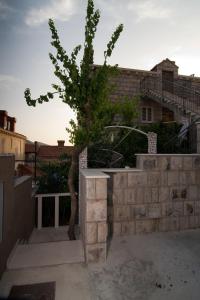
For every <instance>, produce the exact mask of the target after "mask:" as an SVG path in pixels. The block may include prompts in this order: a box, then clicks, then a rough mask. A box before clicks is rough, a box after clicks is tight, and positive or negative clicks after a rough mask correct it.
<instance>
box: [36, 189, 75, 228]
mask: <svg viewBox="0 0 200 300" xmlns="http://www.w3.org/2000/svg"><path fill="white" fill-rule="evenodd" d="M62 196H70V193H51V194H36V195H35V197H36V198H37V203H38V211H37V228H38V229H41V228H42V206H43V205H42V200H43V198H45V197H54V198H55V216H54V217H55V219H54V227H55V228H58V227H59V200H60V198H59V197H62Z"/></svg>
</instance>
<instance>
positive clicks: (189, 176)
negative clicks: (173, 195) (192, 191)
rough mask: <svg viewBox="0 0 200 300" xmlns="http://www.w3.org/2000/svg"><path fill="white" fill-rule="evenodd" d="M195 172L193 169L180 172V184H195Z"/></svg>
mask: <svg viewBox="0 0 200 300" xmlns="http://www.w3.org/2000/svg"><path fill="white" fill-rule="evenodd" d="M195 173H196V172H195V171H184V172H180V184H181V185H192V184H196V174H195Z"/></svg>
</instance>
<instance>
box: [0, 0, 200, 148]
mask: <svg viewBox="0 0 200 300" xmlns="http://www.w3.org/2000/svg"><path fill="white" fill-rule="evenodd" d="M94 2H95V8H98V9H100V12H101V19H100V23H99V26H98V30H97V33H96V38H95V45H94V50H95V60H94V63H95V64H102V63H103V52H104V50H105V48H106V44H107V42H108V41H109V38H110V36H111V34H112V32H113V31H114V29H115V28H116V26H117V25H119V24H120V23H123V24H124V31H123V32H122V34H121V36H120V39H119V41H118V43H117V45H116V48H115V49H114V52H113V56H112V57H111V59H110V61H109V63H110V64H118V65H119V66H120V67H125V68H133V69H143V70H150V69H151V68H152V67H153V66H154V65H156V64H157V63H159V62H160V61H162V60H163V59H165V58H169V59H171V60H175V61H176V64H177V65H178V66H179V74H183V75H191V74H195V76H199V77H200V34H199V28H200V18H199V12H200V1H199V0H190V1H188V0H123V1H122V0H95V1H94ZM86 6H87V1H86V0H0V109H2V110H7V111H8V114H9V115H10V116H13V117H16V118H17V123H16V131H17V132H19V133H21V134H23V135H25V136H26V137H27V138H28V139H29V140H31V141H40V142H44V143H47V144H50V145H55V144H57V140H60V139H62V140H65V141H66V144H69V142H68V134H67V132H66V127H68V126H69V124H68V123H69V120H70V119H71V118H75V116H74V113H73V112H72V111H71V110H70V109H69V108H68V106H67V105H66V104H64V103H62V102H61V101H60V100H59V99H54V100H52V101H51V102H50V103H44V104H41V105H37V107H36V108H33V107H29V106H27V104H26V102H25V99H24V90H25V89H26V88H28V87H29V88H30V89H31V92H32V95H33V97H35V98H37V97H38V96H39V95H40V94H41V93H45V92H46V91H52V88H51V84H52V83H57V79H56V78H55V76H54V74H53V67H52V65H51V62H50V59H49V55H48V53H49V52H52V53H54V49H52V47H51V45H50V41H51V39H50V31H49V28H48V19H49V18H52V19H54V21H55V24H56V27H57V29H58V33H59V35H60V39H61V42H62V44H63V46H64V48H65V49H66V51H67V53H69V54H70V53H71V51H72V50H73V48H74V47H75V46H76V45H78V44H83V41H84V24H85V14H86Z"/></svg>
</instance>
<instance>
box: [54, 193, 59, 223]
mask: <svg viewBox="0 0 200 300" xmlns="http://www.w3.org/2000/svg"><path fill="white" fill-rule="evenodd" d="M58 227H59V196H55V228H58Z"/></svg>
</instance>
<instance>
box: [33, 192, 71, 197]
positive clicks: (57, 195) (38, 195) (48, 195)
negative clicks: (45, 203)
mask: <svg viewBox="0 0 200 300" xmlns="http://www.w3.org/2000/svg"><path fill="white" fill-rule="evenodd" d="M60 196H70V193H51V194H36V195H35V197H36V198H38V197H42V198H44V197H60Z"/></svg>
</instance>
